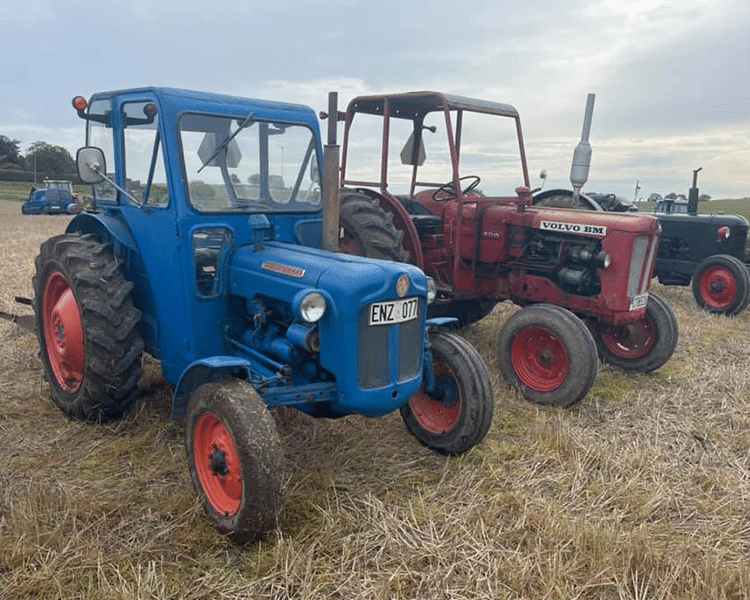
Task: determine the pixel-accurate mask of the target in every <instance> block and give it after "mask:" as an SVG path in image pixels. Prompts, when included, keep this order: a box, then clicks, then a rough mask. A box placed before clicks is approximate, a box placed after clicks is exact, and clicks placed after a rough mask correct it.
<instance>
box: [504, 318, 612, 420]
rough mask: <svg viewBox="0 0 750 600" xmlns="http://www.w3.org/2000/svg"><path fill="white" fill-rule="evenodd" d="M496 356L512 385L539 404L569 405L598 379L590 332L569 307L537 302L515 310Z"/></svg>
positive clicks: (597, 362) (596, 360)
mask: <svg viewBox="0 0 750 600" xmlns="http://www.w3.org/2000/svg"><path fill="white" fill-rule="evenodd" d="M497 360H498V364H499V365H500V370H501V371H502V373H503V376H504V377H505V379H506V380H507V381H508V383H510V385H511V386H512V387H514V388H516V389H518V390H520V391H521V393H523V395H524V397H525V398H526V399H528V400H530V401H532V402H536V403H538V404H547V405H555V406H571V405H573V404H575V403H576V402H579V401H580V400H581V399H582V398H583V397H584V396H585V395H586V394H587V393H588V391H589V390H590V389H591V386H592V385H593V384H594V380H595V379H596V373H597V370H598V367H599V360H598V357H597V352H596V344H595V343H594V340H593V338H592V337H591V333H590V332H589V331H588V329H587V328H586V326H585V325H584V324H583V322H582V321H581V320H580V319H579V318H578V317H576V316H575V315H574V314H573V313H571V312H570V311H569V310H566V309H564V308H562V307H559V306H554V305H550V304H533V305H531V306H527V307H525V308H522V309H521V310H519V311H516V312H515V313H513V314H512V315H511V316H510V318H509V319H508V320H507V321H506V322H505V324H504V325H503V327H502V329H501V330H500V333H499V334H498V341H497Z"/></svg>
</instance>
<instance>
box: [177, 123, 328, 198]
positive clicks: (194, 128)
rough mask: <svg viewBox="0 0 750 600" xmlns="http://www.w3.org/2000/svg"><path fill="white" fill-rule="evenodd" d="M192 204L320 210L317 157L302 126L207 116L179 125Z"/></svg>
mask: <svg viewBox="0 0 750 600" xmlns="http://www.w3.org/2000/svg"><path fill="white" fill-rule="evenodd" d="M179 131H180V140H181V142H182V153H183V161H184V165H185V173H186V175H187V181H188V195H189V199H190V203H191V204H192V206H193V207H194V208H195V209H196V210H198V211H201V212H304V211H317V210H319V209H320V202H321V194H320V181H319V179H320V178H319V175H318V153H317V148H316V140H315V136H314V135H313V132H312V130H310V129H309V128H308V127H305V126H302V125H290V124H287V123H271V122H267V121H260V120H256V119H255V117H254V115H252V114H249V115H245V116H243V117H241V118H237V117H226V116H217V115H205V114H192V113H189V114H185V115H182V117H180V121H179Z"/></svg>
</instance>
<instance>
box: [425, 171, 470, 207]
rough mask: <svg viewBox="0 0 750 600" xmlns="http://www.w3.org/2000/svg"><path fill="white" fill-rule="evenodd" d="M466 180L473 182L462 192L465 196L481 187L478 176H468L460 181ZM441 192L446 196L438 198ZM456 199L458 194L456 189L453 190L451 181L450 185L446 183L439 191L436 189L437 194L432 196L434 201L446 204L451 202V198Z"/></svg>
mask: <svg viewBox="0 0 750 600" xmlns="http://www.w3.org/2000/svg"><path fill="white" fill-rule="evenodd" d="M465 179H466V180H471V183H470V184H469V185H467V186H466V187H465V188H463V189H462V190H461V193H463V194H464V195H466V194H468V193H469V192H471V191H472V190H474V189H476V187H477V186H478V185H479V182H480V181H481V179H480V178H479V176H478V175H466V176H465V177H461V178H460V179H459V180H458V181H459V183H460V182H461V181H464V180H465ZM441 192H442V193H443V194H445V195H444V196H440V197H439V198H438V195H440V193H441ZM455 197H456V192H455V189H454V188H453V182H452V181H449V182H448V183H444V184H443V185H441V186H440V187H439V188H438V189H436V190H435V192H434V193H433V194H432V199H433V200H437V201H439V202H446V201H448V200H450V199H451V198H455Z"/></svg>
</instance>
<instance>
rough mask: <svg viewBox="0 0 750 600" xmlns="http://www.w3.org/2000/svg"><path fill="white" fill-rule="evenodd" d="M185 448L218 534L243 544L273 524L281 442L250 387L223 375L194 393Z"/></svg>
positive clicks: (278, 491) (278, 494)
mask: <svg viewBox="0 0 750 600" xmlns="http://www.w3.org/2000/svg"><path fill="white" fill-rule="evenodd" d="M185 449H186V452H187V458H188V464H189V466H190V475H191V477H192V479H193V484H194V486H195V489H196V490H197V491H198V494H199V495H200V497H201V500H202V502H203V507H204V509H205V511H206V513H207V514H208V515H209V516H210V517H211V518H212V519H213V520H214V522H215V523H216V525H217V527H218V528H219V530H220V531H221V532H222V533H225V534H227V535H228V536H229V537H230V538H232V539H233V540H234V541H235V542H238V543H242V542H246V541H249V540H251V539H253V538H256V537H258V536H260V535H263V534H265V533H268V532H269V531H271V530H272V529H274V528H275V527H276V524H277V517H278V514H279V511H280V510H281V505H282V493H281V486H282V481H283V477H284V474H283V462H282V461H283V453H282V449H281V441H280V439H279V435H278V432H277V431H276V425H275V423H274V421H273V418H272V417H271V414H270V412H269V411H268V409H267V408H266V406H265V404H264V403H263V400H262V399H261V398H260V396H258V394H257V392H256V391H255V390H254V389H253V388H252V386H250V385H249V384H248V383H247V382H245V381H241V380H239V379H224V380H221V381H215V382H210V383H206V384H204V385H202V386H201V387H199V388H198V389H197V390H196V391H195V392H193V394H192V395H191V396H190V402H189V403H188V416H187V422H186V425H185Z"/></svg>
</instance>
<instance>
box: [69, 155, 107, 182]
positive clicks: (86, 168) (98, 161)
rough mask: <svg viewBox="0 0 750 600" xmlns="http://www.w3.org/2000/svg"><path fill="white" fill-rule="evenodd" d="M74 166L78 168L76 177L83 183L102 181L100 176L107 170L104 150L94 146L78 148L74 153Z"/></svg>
mask: <svg viewBox="0 0 750 600" xmlns="http://www.w3.org/2000/svg"><path fill="white" fill-rule="evenodd" d="M76 167H77V168H78V177H80V178H81V181H83V183H88V184H91V185H94V184H97V183H101V182H102V181H104V177H103V176H102V175H103V174H104V173H106V172H107V161H106V159H105V158H104V152H102V151H101V149H100V148H97V147H95V146H84V147H83V148H79V149H78V153H77V154H76Z"/></svg>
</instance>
